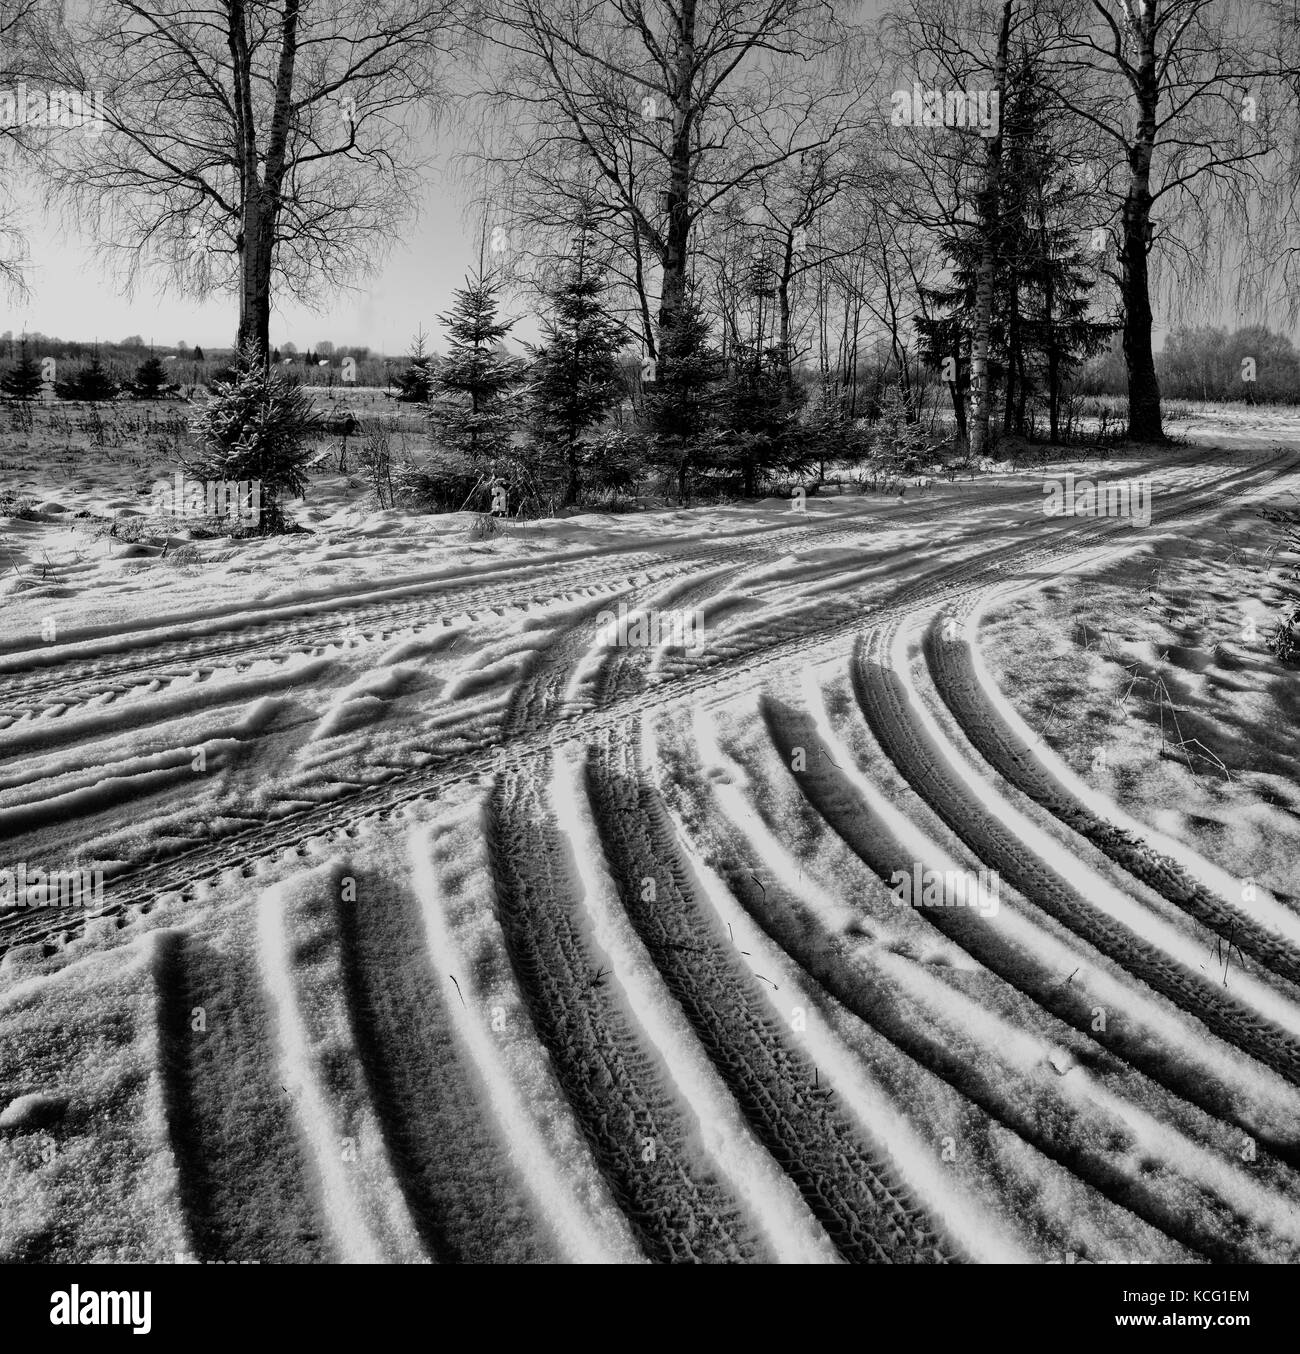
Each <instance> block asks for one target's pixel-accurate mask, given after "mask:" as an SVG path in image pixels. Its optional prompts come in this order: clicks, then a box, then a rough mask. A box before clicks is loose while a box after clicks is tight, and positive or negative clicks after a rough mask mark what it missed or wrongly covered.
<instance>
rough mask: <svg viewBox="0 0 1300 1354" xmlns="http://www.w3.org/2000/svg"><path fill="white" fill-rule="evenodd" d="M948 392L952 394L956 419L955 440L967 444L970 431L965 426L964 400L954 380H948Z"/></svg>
mask: <svg viewBox="0 0 1300 1354" xmlns="http://www.w3.org/2000/svg"><path fill="white" fill-rule="evenodd" d="M948 392H949V394H951V395H952V412H953V416H954V417H955V418H956V420H957V440H958V442H959V443H961V444H962V445H963V446H969V442H968V441H967V439H968V438H969V437H970V433H969V431H968V429H967V427H966V400H965V397H964V396H963V395H962V393H961V387H960V386H959V385H958V384H957V382H956V381H949V382H948Z"/></svg>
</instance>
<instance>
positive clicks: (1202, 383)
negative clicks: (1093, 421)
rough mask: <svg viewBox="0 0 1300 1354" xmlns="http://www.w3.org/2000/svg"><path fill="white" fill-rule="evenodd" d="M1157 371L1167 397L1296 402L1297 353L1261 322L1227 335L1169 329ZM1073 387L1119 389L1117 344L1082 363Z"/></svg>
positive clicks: (1095, 391)
mask: <svg viewBox="0 0 1300 1354" xmlns="http://www.w3.org/2000/svg"><path fill="white" fill-rule="evenodd" d="M1156 375H1157V377H1158V379H1159V381H1160V393H1161V394H1162V395H1163V396H1164V397H1165V398H1166V399H1172V400H1216V401H1238V402H1242V403H1246V404H1300V351H1298V350H1297V349H1296V347H1295V345H1294V344H1293V343H1292V342H1291V340H1290V339H1289V338H1287V337H1286V335H1284V334H1275V333H1273V332H1272V331H1271V330H1270V329H1268V328H1267V327H1266V326H1264V325H1247V326H1246V327H1244V328H1242V329H1238V330H1235V331H1233V332H1231V333H1230V332H1229V331H1228V330H1227V329H1222V328H1214V327H1212V326H1200V327H1196V328H1186V329H1175V330H1172V331H1171V332H1170V334H1169V335H1168V337H1167V338H1166V339H1165V345H1164V348H1163V349H1162V350H1161V351H1160V352H1158V353H1157V354H1156ZM1078 388H1079V391H1080V393H1082V394H1087V395H1122V394H1123V393H1124V390H1125V379H1124V357H1123V354H1122V353H1121V352H1120V351H1119V349H1118V345H1116V346H1114V347H1112V348H1111V349H1110V351H1108V352H1107V353H1105V354H1103V355H1102V356H1101V357H1098V358H1096V359H1095V360H1093V361H1091V362H1089V363H1088V364H1087V365H1086V366H1085V367H1084V369H1083V371H1082V372H1081V373H1080V374H1079V380H1078Z"/></svg>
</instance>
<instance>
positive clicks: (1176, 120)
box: [1055, 0, 1279, 441]
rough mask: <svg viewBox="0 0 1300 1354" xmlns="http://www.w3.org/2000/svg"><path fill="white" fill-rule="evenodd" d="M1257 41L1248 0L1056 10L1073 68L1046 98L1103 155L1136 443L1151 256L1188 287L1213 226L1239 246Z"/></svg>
mask: <svg viewBox="0 0 1300 1354" xmlns="http://www.w3.org/2000/svg"><path fill="white" fill-rule="evenodd" d="M1267 44H1268V31H1267V29H1266V27H1265V26H1264V24H1263V23H1262V22H1260V21H1259V16H1258V15H1257V14H1255V13H1254V12H1253V7H1252V6H1249V5H1244V4H1240V3H1234V0H1077V3H1072V4H1068V5H1066V6H1064V7H1063V9H1062V23H1061V31H1060V34H1059V36H1058V38H1057V41H1056V44H1055V46H1056V52H1057V60H1058V62H1059V64H1060V65H1062V66H1063V67H1065V68H1066V69H1067V70H1070V71H1072V72H1074V73H1076V74H1082V75H1083V76H1084V77H1085V78H1084V80H1083V82H1082V84H1081V85H1079V86H1077V87H1076V88H1075V89H1072V88H1069V87H1067V86H1063V87H1062V89H1061V90H1059V91H1058V94H1057V97H1058V98H1059V99H1061V100H1062V101H1063V102H1064V103H1065V105H1066V106H1067V107H1068V108H1069V109H1070V110H1071V112H1072V113H1073V114H1074V115H1075V116H1076V117H1077V118H1078V119H1079V120H1080V122H1081V123H1084V124H1087V126H1089V127H1091V128H1092V129H1093V130H1094V131H1095V132H1096V133H1098V134H1099V135H1100V138H1101V139H1102V141H1103V143H1105V144H1108V145H1109V147H1110V148H1111V152H1112V153H1111V156H1110V157H1109V158H1108V159H1107V160H1106V161H1104V162H1103V163H1101V164H1100V165H1099V166H1098V172H1097V176H1096V189H1097V192H1098V195H1099V196H1100V197H1101V198H1102V199H1103V200H1104V201H1106V202H1108V203H1109V210H1108V211H1107V212H1106V213H1105V214H1106V215H1107V216H1108V218H1109V222H1114V221H1115V219H1116V218H1118V229H1117V233H1118V242H1117V250H1116V253H1117V261H1118V265H1119V267H1118V272H1117V273H1113V274H1112V276H1113V277H1114V279H1115V281H1116V282H1117V284H1118V286H1119V289H1120V298H1121V303H1122V308H1123V319H1124V327H1123V345H1124V358H1125V363H1126V365H1127V369H1128V385H1129V432H1130V435H1131V436H1133V437H1135V438H1138V439H1141V440H1146V441H1158V440H1162V439H1163V437H1164V429H1163V426H1162V421H1161V413H1160V387H1159V383H1158V381H1157V379H1156V370H1155V358H1154V354H1153V352H1152V344H1151V332H1152V325H1153V313H1152V290H1153V287H1152V270H1151V259H1152V255H1153V253H1154V252H1155V251H1157V250H1162V252H1163V256H1164V261H1165V262H1167V263H1168V264H1169V265H1170V273H1171V277H1173V278H1176V279H1177V280H1178V285H1179V286H1180V287H1181V288H1183V289H1188V288H1190V287H1191V286H1194V285H1195V284H1196V283H1197V282H1198V281H1204V279H1205V278H1206V277H1207V276H1211V277H1212V276H1216V274H1215V270H1213V269H1209V268H1207V266H1206V265H1207V255H1208V253H1209V251H1210V249H1211V247H1212V240H1213V238H1214V237H1215V236H1217V237H1218V238H1219V241H1220V243H1221V244H1222V242H1223V241H1224V240H1225V239H1234V238H1235V239H1236V240H1237V242H1238V243H1240V240H1241V238H1242V235H1241V234H1239V233H1238V232H1236V231H1234V229H1233V226H1232V222H1233V220H1234V219H1236V220H1238V221H1240V222H1242V223H1243V226H1244V223H1245V221H1246V219H1247V217H1248V214H1249V213H1248V210H1247V209H1246V204H1247V202H1248V200H1249V198H1250V196H1251V193H1252V190H1255V191H1260V190H1262V189H1263V185H1262V181H1261V178H1260V171H1261V170H1262V169H1263V168H1264V167H1265V166H1266V165H1267V163H1268V161H1269V160H1270V158H1271V156H1272V154H1273V151H1274V146H1275V141H1274V130H1275V129H1274V124H1273V122H1272V121H1271V119H1270V118H1269V116H1268V112H1269V99H1268V98H1266V97H1265V90H1266V88H1269V87H1270V86H1272V85H1273V83H1274V82H1275V81H1276V80H1277V79H1278V78H1279V71H1278V68H1277V62H1276V61H1275V60H1273V59H1272V58H1270V57H1269V56H1268V54H1267ZM1076 89H1077V92H1076ZM1263 191H1265V195H1266V196H1267V192H1266V190H1263ZM1157 209H1161V210H1160V212H1159V218H1158V219H1157V214H1156V213H1157ZM1275 245H1276V241H1274V246H1275ZM1238 262H1240V258H1239V259H1238Z"/></svg>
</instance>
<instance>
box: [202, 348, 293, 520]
mask: <svg viewBox="0 0 1300 1354" xmlns="http://www.w3.org/2000/svg"><path fill="white" fill-rule="evenodd" d="M191 428H192V430H193V433H194V440H195V443H196V446H197V450H196V451H195V452H194V453H193V454H192V455H191V456H190V457H188V458H185V459H184V461H183V463H184V465H185V468H186V470H188V471H189V472H190V473H191V474H192V475H194V476H195V477H196V478H198V479H200V480H227V481H229V480H235V481H239V480H244V481H255V482H256V483H257V485H258V487H259V497H260V516H259V518H258V520H257V523H256V529H257V531H258V532H259V533H261V534H263V535H268V534H271V533H273V532H279V531H283V530H284V529H285V528H286V526H287V525H288V522H287V519H286V517H285V514H284V506H283V504H284V500H285V499H286V498H295V497H298V496H300V495H301V494H303V493H304V492H305V491H306V488H307V475H308V469H307V462H308V460H309V459H310V457H311V453H312V439H313V437H314V436H315V435H316V433H317V431H318V420H317V419H316V417H315V415H314V414H313V412H312V407H311V400H310V399H309V398H308V396H307V395H306V394H304V392H303V390H302V387H301V386H299V385H298V384H297V383H296V382H293V381H290V380H289V379H288V378H286V377H285V376H284V375H283V374H282V373H280V372H277V371H275V370H274V369H273V368H271V367H269V366H268V365H267V362H266V359H265V357H264V356H263V354H262V352H261V350H260V349H259V348H258V347H257V346H256V345H255V344H250V345H248V346H247V347H246V348H244V349H243V350H241V351H240V352H237V353H236V354H235V365H234V368H233V370H232V373H231V377H230V380H229V381H221V380H217V381H214V383H213V388H212V393H211V394H210V395H209V396H208V398H207V399H206V400H205V401H204V402H203V403H202V404H201V405H200V406H199V408H198V409H197V411H196V412H195V414H194V417H193V419H192V420H191Z"/></svg>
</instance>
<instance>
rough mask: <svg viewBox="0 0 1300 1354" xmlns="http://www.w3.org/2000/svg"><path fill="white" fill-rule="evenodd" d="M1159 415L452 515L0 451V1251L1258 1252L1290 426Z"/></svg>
mask: <svg viewBox="0 0 1300 1354" xmlns="http://www.w3.org/2000/svg"><path fill="white" fill-rule="evenodd" d="M1170 423H1171V427H1172V429H1173V430H1177V431H1180V432H1181V431H1186V434H1187V436H1188V437H1189V438H1190V439H1191V441H1192V444H1191V445H1189V446H1182V447H1174V448H1167V449H1163V450H1161V451H1159V452H1154V451H1153V452H1150V453H1147V454H1142V455H1137V454H1135V453H1132V452H1121V453H1115V454H1112V455H1110V456H1107V457H1106V458H1105V459H1102V460H1097V459H1088V458H1086V457H1080V458H1078V459H1075V460H1062V461H1059V462H1055V463H1053V464H1052V465H1051V466H1050V467H1048V468H1047V470H1046V471H1043V470H1034V471H1027V470H1026V471H1022V472H1019V473H1011V472H1001V473H995V474H989V475H981V476H978V477H976V478H974V479H960V480H958V481H956V482H954V483H951V484H949V483H946V482H943V481H940V482H938V483H936V484H934V485H932V486H930V487H928V488H924V489H922V488H920V487H918V486H916V485H913V486H912V487H910V488H909V489H908V490H907V492H906V493H905V495H904V496H903V497H902V498H897V497H894V496H890V497H883V496H873V495H870V494H868V495H857V494H845V495H843V496H836V495H833V494H832V495H830V496H826V497H823V496H820V495H819V496H814V497H811V498H809V499H808V501H807V511H806V512H805V513H798V512H793V511H791V509H790V505H789V503H787V502H783V501H776V500H769V501H764V502H761V503H757V504H747V505H740V506H734V507H728V508H717V509H701V510H690V511H658V512H647V513H641V514H629V515H621V516H612V515H602V514H592V513H587V514H579V515H577V516H572V517H567V518H563V519H558V520H549V521H543V522H537V523H529V524H526V525H511V526H509V527H508V528H507V529H506V531H505V532H504V533H503V534H502V535H500V536H497V537H494V538H491V539H487V540H480V541H474V540H472V539H471V537H470V534H469V531H468V527H469V525H470V522H471V520H472V519H471V518H470V516H469V515H468V514H466V515H459V514H453V515H448V516H440V517H419V516H410V515H406V514H402V513H399V512H391V511H386V512H376V511H372V510H370V509H368V508H367V507H366V506H365V494H364V490H363V489H362V488H361V487H360V486H359V485H358V484H357V482H356V481H349V479H348V477H347V476H346V475H341V474H338V473H337V472H335V471H334V470H324V469H323V470H322V471H321V472H320V473H319V474H317V475H316V476H315V477H314V478H313V481H312V484H311V487H310V489H309V492H308V496H307V499H306V501H305V502H303V503H299V504H295V505H291V512H292V514H293V515H294V516H295V517H296V519H297V520H298V521H299V522H300V523H301V524H302V525H303V526H305V527H307V528H309V532H308V533H304V534H298V535H289V536H284V537H280V538H275V539H271V540H260V539H253V540H246V541H239V540H235V541H232V540H223V539H206V540H195V541H190V540H187V539H184V537H183V536H182V535H176V536H174V537H172V538H170V539H163V538H160V537H157V536H155V535H153V534H151V533H150V532H149V531H148V530H147V529H145V530H135V531H126V532H122V531H118V532H116V533H114V534H112V535H110V534H108V533H107V530H106V524H107V522H108V519H112V518H115V517H121V516H122V515H126V514H141V513H144V512H145V511H146V508H145V507H143V506H142V503H143V502H144V499H145V495H147V489H148V485H149V484H150V482H151V481H152V480H153V479H154V478H155V477H156V476H157V475H159V474H162V475H166V474H170V471H171V466H170V464H168V463H167V462H166V458H165V456H164V454H163V453H164V450H165V441H166V437H165V435H163V434H159V435H157V436H153V435H152V434H149V435H147V436H143V437H142V438H141V439H140V441H139V443H138V445H133V446H121V447H112V446H104V447H86V446H84V445H79V444H78V443H77V442H76V440H75V439H74V438H73V437H72V436H71V435H69V437H68V439H67V445H66V446H64V445H63V442H62V441H61V440H60V439H59V438H55V437H51V436H49V435H48V434H47V435H45V436H42V435H41V434H40V431H39V429H38V431H37V432H36V433H34V434H31V435H26V436H25V435H23V434H14V433H10V434H7V435H6V436H5V437H3V438H0V467H2V468H0V506H2V505H8V507H7V509H5V510H9V511H12V510H13V509H14V508H15V507H17V508H19V509H20V511H19V514H18V515H17V516H11V517H5V516H0V538H2V539H3V552H2V553H0V566H2V567H3V569H4V573H3V575H2V576H0V618H3V622H4V624H3V627H2V628H0V841H2V842H3V845H2V846H0V871H6V870H7V871H9V872H10V873H11V874H17V873H18V872H19V871H20V869H22V868H25V870H26V871H27V875H28V878H29V880H30V879H31V878H32V877H33V875H34V872H36V871H37V870H41V871H46V872H50V871H72V870H87V871H91V872H92V877H93V872H94V871H96V870H99V871H102V896H97V897H91V898H87V899H83V900H82V901H83V902H85V903H88V904H89V905H87V906H61V907H31V906H28V907H12V908H10V909H8V910H7V911H3V912H0V951H3V958H2V959H0V1260H7V1261H16V1260H28V1261H51V1260H114V1259H119V1260H145V1261H162V1262H171V1261H173V1260H177V1259H199V1260H207V1261H374V1260H382V1261H390V1262H395V1263H407V1262H429V1261H433V1262H447V1261H458V1260H468V1261H487V1260H494V1261H503V1262H535V1261H619V1262H638V1261H643V1260H649V1261H681V1260H703V1261H735V1260H745V1261H787V1262H799V1261H813V1262H834V1261H840V1260H843V1261H849V1262H862V1261H895V1262H903V1263H947V1262H962V1261H967V1262H971V1261H973V1262H1000V1261H1001V1262H1005V1261H1011V1262H1026V1263H1062V1262H1067V1261H1077V1262H1082V1261H1093V1262H1102V1261H1121V1260H1157V1259H1163V1260H1174V1261H1225V1260H1228V1261H1231V1260H1236V1261H1251V1262H1261V1261H1262V1262H1287V1263H1295V1262H1296V1261H1297V1260H1300V738H1298V737H1297V733H1296V729H1297V714H1298V713H1300V699H1298V698H1297V682H1296V676H1297V670H1296V668H1295V666H1294V665H1291V666H1287V665H1285V664H1282V663H1280V662H1279V661H1278V660H1276V659H1275V658H1273V657H1272V656H1271V654H1270V653H1269V652H1268V649H1267V647H1266V643H1265V641H1266V636H1267V632H1268V629H1269V628H1270V627H1271V625H1272V624H1274V623H1275V621H1276V618H1277V616H1278V615H1279V614H1280V611H1281V608H1282V606H1283V599H1284V597H1285V596H1286V588H1287V587H1288V575H1291V574H1293V573H1294V571H1295V567H1296V559H1295V557H1294V555H1290V554H1288V553H1287V551H1286V550H1285V549H1284V548H1283V547H1282V546H1281V545H1280V544H1279V541H1280V539H1281V537H1280V529H1279V527H1278V526H1277V523H1276V522H1275V521H1271V520H1269V519H1268V518H1266V517H1264V516H1262V515H1261V513H1262V512H1263V511H1264V510H1276V509H1278V508H1287V507H1289V508H1291V509H1295V508H1297V507H1300V413H1297V411H1295V410H1289V411H1279V410H1275V409H1268V410H1264V409H1238V410H1231V409H1224V408H1220V409H1214V410H1197V409H1194V408H1193V409H1191V410H1189V411H1187V412H1186V413H1185V414H1184V413H1183V412H1182V411H1179V415H1178V416H1177V417H1174V418H1171V420H1170ZM331 464H332V462H331ZM1067 472H1073V473H1074V474H1075V475H1076V476H1079V477H1092V478H1095V479H1098V480H1100V481H1102V482H1103V483H1113V482H1116V481H1121V480H1122V481H1140V480H1146V479H1149V481H1150V490H1151V498H1150V504H1151V510H1152V511H1151V519H1150V522H1149V524H1147V525H1143V524H1141V523H1140V522H1139V521H1137V520H1135V519H1134V518H1123V517H1110V518H1107V517H1063V516H1049V515H1047V514H1046V513H1045V511H1044V503H1045V495H1044V478H1045V475H1046V476H1047V477H1048V478H1049V479H1050V480H1052V481H1056V480H1058V479H1059V477H1061V476H1063V475H1064V474H1066V473H1067ZM142 491H143V492H142ZM79 513H80V514H83V515H82V516H78V514H79ZM146 526H147V524H146ZM124 537H125V538H127V539H124ZM1289 586H1291V587H1294V584H1290V585H1289ZM1292 605H1294V603H1292ZM4 877H5V876H3V875H0V880H3V878H4ZM976 880H978V881H979V888H978V890H976V888H975V887H974V881H976ZM962 881H970V886H969V887H964V886H963V884H962ZM913 886H915V892H913ZM913 900H914V904H915V905H913ZM945 900H946V903H945Z"/></svg>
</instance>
